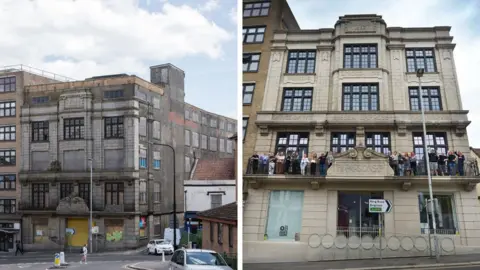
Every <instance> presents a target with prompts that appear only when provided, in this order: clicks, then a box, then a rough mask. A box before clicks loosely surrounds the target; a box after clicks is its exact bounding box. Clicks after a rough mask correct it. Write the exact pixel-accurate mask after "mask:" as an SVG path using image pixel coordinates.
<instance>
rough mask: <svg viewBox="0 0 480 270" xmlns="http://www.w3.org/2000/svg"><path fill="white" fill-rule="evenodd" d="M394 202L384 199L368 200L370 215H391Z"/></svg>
mask: <svg viewBox="0 0 480 270" xmlns="http://www.w3.org/2000/svg"><path fill="white" fill-rule="evenodd" d="M392 207H393V205H392V202H391V201H389V200H383V199H370V200H368V212H370V213H390V211H392Z"/></svg>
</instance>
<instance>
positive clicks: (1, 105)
mask: <svg viewBox="0 0 480 270" xmlns="http://www.w3.org/2000/svg"><path fill="white" fill-rule="evenodd" d="M7 104H8V107H6V106H7ZM12 105H13V106H12ZM6 111H9V112H10V115H6V114H5V112H6ZM0 112H3V114H2V113H0V118H6V117H16V116H17V102H16V101H2V102H0ZM12 112H13V114H12Z"/></svg>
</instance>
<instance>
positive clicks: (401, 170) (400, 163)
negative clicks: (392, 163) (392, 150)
mask: <svg viewBox="0 0 480 270" xmlns="http://www.w3.org/2000/svg"><path fill="white" fill-rule="evenodd" d="M405 161H406V159H405V157H404V156H403V154H402V153H398V176H404V175H405Z"/></svg>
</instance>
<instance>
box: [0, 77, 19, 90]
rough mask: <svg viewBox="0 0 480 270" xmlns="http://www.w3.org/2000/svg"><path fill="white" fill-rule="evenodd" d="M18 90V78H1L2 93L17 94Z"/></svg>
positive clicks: (0, 87)
mask: <svg viewBox="0 0 480 270" xmlns="http://www.w3.org/2000/svg"><path fill="white" fill-rule="evenodd" d="M16 89H17V78H16V77H15V76H12V77H3V78H0V93H2V92H15V90H16Z"/></svg>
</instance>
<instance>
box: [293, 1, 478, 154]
mask: <svg viewBox="0 0 480 270" xmlns="http://www.w3.org/2000/svg"><path fill="white" fill-rule="evenodd" d="M288 3H289V5H290V7H291V8H292V10H293V14H294V15H295V17H296V18H297V21H298V23H299V24H300V27H301V28H302V29H316V28H333V26H334V24H335V22H336V21H337V20H338V17H339V16H341V15H345V14H356V13H361V14H372V13H374V14H378V15H382V16H383V19H384V20H385V22H386V23H387V26H401V27H422V26H423V27H431V26H440V25H441V26H444V25H448V26H452V30H451V35H453V37H454V40H453V42H454V43H456V44H457V46H456V48H455V50H454V55H455V65H456V67H457V74H458V80H459V84H460V92H461V95H462V101H463V107H464V109H466V110H470V113H469V115H468V117H469V120H470V121H472V124H470V126H469V127H468V137H469V141H470V146H473V147H479V148H480V101H479V100H480V98H479V97H480V89H479V85H480V84H479V83H478V82H476V79H477V77H479V76H480V1H477V0H461V1H459V0H401V1H393V0H392V1H390V0H389V1H385V0H379V1H374V0H362V1H358V0H336V1H332V0H288ZM477 98H478V99H477Z"/></svg>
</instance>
